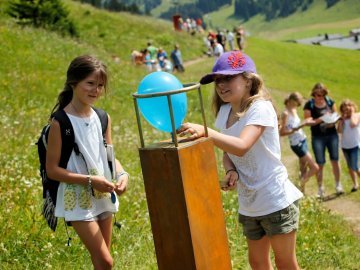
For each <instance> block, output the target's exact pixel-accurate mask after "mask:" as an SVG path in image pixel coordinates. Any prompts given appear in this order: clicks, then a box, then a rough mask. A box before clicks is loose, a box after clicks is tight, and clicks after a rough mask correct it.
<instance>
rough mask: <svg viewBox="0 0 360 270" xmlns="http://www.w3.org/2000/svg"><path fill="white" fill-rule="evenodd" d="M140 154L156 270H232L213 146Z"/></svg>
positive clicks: (159, 147)
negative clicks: (156, 263)
mask: <svg viewBox="0 0 360 270" xmlns="http://www.w3.org/2000/svg"><path fill="white" fill-rule="evenodd" d="M139 153H140V160H141V166H142V172H143V177H144V183H145V191H146V197H147V203H148V208H149V213H150V221H151V227H152V232H153V236H154V243H155V250H156V257H157V262H158V267H159V269H160V270H169V269H171V270H177V269H178V270H184V269H186V270H192V269H197V270H202V269H203V270H218V269H222V270H227V269H231V261H230V253H229V246H228V241H227V234H226V228H225V219H224V212H223V208H222V202H221V196H220V186H219V182H218V174H217V165H216V159H215V153H214V146H213V142H212V140H211V139H209V138H201V139H198V140H196V141H192V142H186V143H180V144H179V145H178V147H174V145H173V144H169V143H158V144H155V145H152V146H148V147H146V148H140V149H139Z"/></svg>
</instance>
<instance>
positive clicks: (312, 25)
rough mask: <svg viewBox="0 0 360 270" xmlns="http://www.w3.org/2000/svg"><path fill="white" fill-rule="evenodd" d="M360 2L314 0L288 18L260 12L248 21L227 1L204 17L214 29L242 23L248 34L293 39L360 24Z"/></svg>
mask: <svg viewBox="0 0 360 270" xmlns="http://www.w3.org/2000/svg"><path fill="white" fill-rule="evenodd" d="M359 12H360V2H359V1H357V0H343V1H339V2H338V3H336V5H334V6H332V7H330V8H327V7H326V1H325V0H314V1H313V2H312V4H311V5H309V7H308V8H307V9H306V11H302V10H300V9H299V10H298V11H296V12H295V13H293V14H291V15H290V16H288V17H285V18H278V19H275V20H272V21H271V22H268V21H266V20H265V17H264V16H261V15H257V16H254V17H252V18H250V19H249V20H248V21H240V19H239V18H236V17H234V16H233V14H234V6H233V5H227V6H224V7H223V8H221V9H219V10H217V11H214V12H212V13H209V14H207V16H206V17H205V19H206V20H205V21H206V22H207V23H209V22H210V23H211V24H212V25H213V27H212V28H213V29H214V30H216V28H218V27H220V28H227V29H231V28H233V27H237V26H239V24H240V23H241V24H243V25H244V26H245V29H246V30H247V32H248V34H249V35H252V36H258V37H262V38H266V39H271V40H294V39H301V38H306V37H312V36H317V35H319V34H324V33H332V34H334V33H340V34H342V35H347V34H348V33H349V31H350V30H351V29H353V28H358V27H359V25H360V19H359V15H358V14H359Z"/></svg>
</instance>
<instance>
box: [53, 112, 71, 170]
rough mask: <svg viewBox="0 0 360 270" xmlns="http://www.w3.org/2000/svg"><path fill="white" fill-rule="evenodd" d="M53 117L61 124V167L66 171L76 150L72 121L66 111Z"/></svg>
mask: <svg viewBox="0 0 360 270" xmlns="http://www.w3.org/2000/svg"><path fill="white" fill-rule="evenodd" d="M52 117H53V118H54V119H56V120H57V121H58V122H59V124H60V132H61V157H60V164H59V165H60V167H61V168H64V169H66V167H67V163H68V161H69V159H70V155H71V152H72V150H73V149H75V147H74V145H75V135H74V129H73V127H72V125H71V121H70V119H69V117H68V116H67V114H66V112H65V111H64V110H58V111H56V112H54V113H53V115H52Z"/></svg>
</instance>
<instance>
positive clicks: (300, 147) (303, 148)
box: [290, 139, 309, 158]
mask: <svg viewBox="0 0 360 270" xmlns="http://www.w3.org/2000/svg"><path fill="white" fill-rule="evenodd" d="M290 147H291V149H292V150H293V152H294V153H295V154H296V155H297V156H298V157H299V158H302V157H303V156H305V155H306V153H307V152H308V151H309V150H308V145H307V142H306V139H305V140H303V141H301V142H300V143H299V144H297V145H290Z"/></svg>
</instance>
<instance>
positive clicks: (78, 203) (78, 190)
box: [55, 110, 119, 221]
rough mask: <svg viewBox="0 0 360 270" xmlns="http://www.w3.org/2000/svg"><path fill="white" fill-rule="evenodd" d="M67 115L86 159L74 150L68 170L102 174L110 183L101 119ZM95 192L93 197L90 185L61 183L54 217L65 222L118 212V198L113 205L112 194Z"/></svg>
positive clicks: (92, 116) (95, 116) (76, 140)
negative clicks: (60, 218)
mask: <svg viewBox="0 0 360 270" xmlns="http://www.w3.org/2000/svg"><path fill="white" fill-rule="evenodd" d="M67 115H68V116H69V118H70V121H71V124H72V126H73V129H74V134H75V142H76V144H77V145H78V146H79V150H80V153H81V154H82V155H83V157H84V158H82V157H80V156H78V155H76V154H75V152H74V151H73V152H72V153H71V156H70V159H69V162H68V165H67V170H69V171H71V172H75V173H81V174H85V175H86V174H91V175H103V176H105V178H106V179H108V180H109V181H111V173H110V169H109V166H108V163H107V155H106V149H105V147H104V143H103V136H102V130H101V123H100V119H99V117H98V116H97V114H96V113H95V111H94V110H93V111H92V114H91V116H90V117H89V118H80V117H76V116H74V115H71V114H67ZM84 160H85V161H86V163H85V161H84ZM93 191H94V194H92V192H91V190H89V188H88V186H83V185H76V184H67V183H64V182H60V185H59V188H58V193H57V201H56V209H55V216H57V217H64V218H65V220H66V221H76V220H85V219H91V218H94V217H96V216H98V215H99V214H101V213H103V212H113V213H115V212H117V211H118V206H119V202H118V200H117V199H116V201H115V203H113V202H112V201H111V195H110V193H107V192H106V193H102V192H99V191H97V190H95V189H93Z"/></svg>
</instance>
